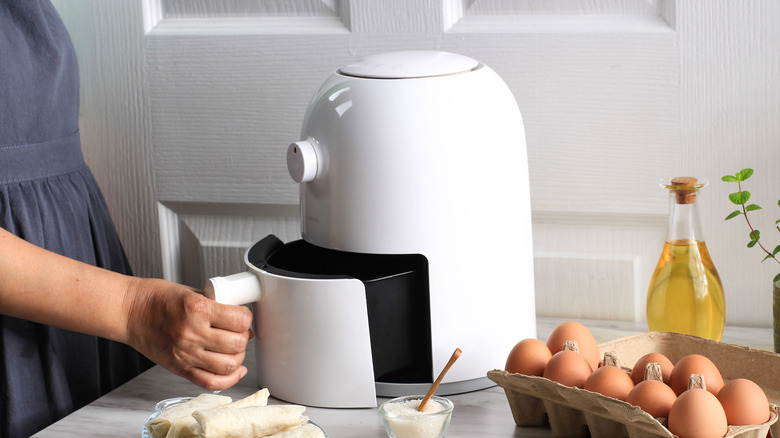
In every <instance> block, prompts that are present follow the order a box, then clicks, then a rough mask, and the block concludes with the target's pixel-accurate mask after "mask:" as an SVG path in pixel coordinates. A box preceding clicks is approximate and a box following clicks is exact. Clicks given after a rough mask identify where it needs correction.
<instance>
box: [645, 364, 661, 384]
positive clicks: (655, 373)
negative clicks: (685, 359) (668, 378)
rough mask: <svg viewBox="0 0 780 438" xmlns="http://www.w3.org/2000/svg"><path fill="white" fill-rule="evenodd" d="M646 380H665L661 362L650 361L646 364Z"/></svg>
mask: <svg viewBox="0 0 780 438" xmlns="http://www.w3.org/2000/svg"><path fill="white" fill-rule="evenodd" d="M645 380H658V381H659V382H663V381H664V377H663V374H661V364H660V363H658V362H649V363H648V364H647V365H645Z"/></svg>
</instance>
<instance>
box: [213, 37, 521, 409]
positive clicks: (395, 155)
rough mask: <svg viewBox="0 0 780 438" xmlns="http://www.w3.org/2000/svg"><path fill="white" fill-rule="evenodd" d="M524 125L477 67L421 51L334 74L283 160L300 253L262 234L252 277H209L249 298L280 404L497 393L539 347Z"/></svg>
mask: <svg viewBox="0 0 780 438" xmlns="http://www.w3.org/2000/svg"><path fill="white" fill-rule="evenodd" d="M527 163H528V162H527V157H526V145H525V136H524V131H523V121H522V118H521V116H520V111H519V110H518V107H517V104H516V102H515V100H514V98H513V96H512V93H511V91H510V90H509V88H508V87H507V86H506V84H505V83H504V82H503V81H502V80H501V78H500V77H499V76H498V75H497V74H496V73H495V72H494V71H493V70H491V69H490V68H489V67H487V66H486V65H484V64H482V63H480V62H478V61H475V60H473V59H471V58H468V57H465V56H460V55H456V54H452V53H443V52H433V51H410V52H394V53H386V54H381V55H376V56H370V57H367V58H365V59H362V60H360V61H356V62H354V63H351V64H349V65H346V66H344V67H342V68H340V69H338V70H336V71H335V72H334V73H333V74H332V75H331V76H330V77H329V78H327V79H326V80H325V82H324V83H323V84H322V86H321V87H320V88H319V90H318V91H317V93H316V94H315V95H314V98H313V99H312V101H311V103H310V104H309V107H308V110H307V112H306V116H305V118H304V122H303V130H302V133H301V137H300V140H298V141H296V142H295V143H293V144H291V145H290V147H289V149H288V151H287V164H288V168H289V171H290V174H291V176H292V178H293V180H295V181H296V182H298V183H300V206H301V231H302V237H303V238H302V240H297V241H293V242H289V243H286V244H285V243H283V242H281V241H280V240H279V239H277V238H276V237H274V236H268V237H266V238H265V239H263V240H261V241H259V242H258V243H256V244H255V245H254V246H252V247H251V248H250V249H249V250H248V251H247V253H246V257H245V261H246V265H247V268H248V270H247V272H244V273H240V274H235V275H232V276H228V277H217V278H213V279H211V286H212V287H209V288H208V289H209V291H207V293H208V294H210V295H212V296H214V297H215V299H217V300H218V301H220V302H224V303H232V304H243V303H252V302H254V311H255V319H254V328H255V335H256V336H255V340H256V347H257V348H256V351H257V371H258V380H259V381H258V384H259V385H260V386H262V387H268V388H269V390H270V391H271V394H273V395H274V396H276V397H278V398H280V399H282V400H286V401H288V402H292V403H298V404H303V405H308V406H321V407H373V406H376V404H377V399H376V397H377V396H378V395H379V396H398V395H408V394H424V393H426V392H427V390H428V389H429V388H430V385H431V383H432V382H433V380H434V379H435V378H436V376H437V375H438V373H439V371H441V369H442V368H443V367H444V365H445V363H446V362H447V360H448V359H449V357H450V356H451V354H452V352H453V351H454V350H455V348H460V349H461V350H462V351H463V354H462V356H461V357H460V359H459V360H458V362H457V363H456V364H455V366H453V367H452V369H451V370H450V371H449V372H448V374H447V375H446V377H445V378H444V381H443V383H442V385H441V386H440V388H439V391H438V393H439V394H445V395H446V394H453V393H459V392H466V391H472V390H476V389H481V388H485V387H488V386H491V385H492V383H491V382H490V381H489V380H488V379H487V377H486V374H487V371H489V370H492V369H494V368H502V367H503V366H504V363H505V361H506V356H507V354H508V353H509V351H510V350H511V348H512V347H513V346H514V344H515V343H516V342H518V341H519V340H521V339H523V338H528V337H535V336H536V320H535V308H534V279H533V253H532V241H531V212H530V207H531V206H530V200H529V187H528V164H527Z"/></svg>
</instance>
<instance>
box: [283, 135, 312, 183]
mask: <svg viewBox="0 0 780 438" xmlns="http://www.w3.org/2000/svg"><path fill="white" fill-rule="evenodd" d="M287 170H288V171H289V172H290V176H291V177H292V179H293V181H295V182H297V183H300V182H307V181H311V180H313V179H314V177H316V176H317V152H316V151H315V148H314V144H313V143H312V142H311V141H309V140H301V141H296V142H295V143H293V144H291V145H290V147H288V148H287Z"/></svg>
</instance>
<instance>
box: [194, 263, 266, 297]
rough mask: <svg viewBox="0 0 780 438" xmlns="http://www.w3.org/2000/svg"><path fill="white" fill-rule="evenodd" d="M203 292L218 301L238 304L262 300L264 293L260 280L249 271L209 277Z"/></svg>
mask: <svg viewBox="0 0 780 438" xmlns="http://www.w3.org/2000/svg"><path fill="white" fill-rule="evenodd" d="M203 293H204V295H206V297H207V298H211V299H212V300H214V301H216V302H218V303H222V304H236V305H240V304H249V303H254V302H255V301H260V299H261V298H262V295H263V293H262V288H261V286H260V280H259V279H258V278H257V275H255V274H254V273H252V272H249V271H246V272H241V273H238V274H233V275H228V276H226V277H213V278H209V281H208V282H207V283H206V287H205V288H204V289H203Z"/></svg>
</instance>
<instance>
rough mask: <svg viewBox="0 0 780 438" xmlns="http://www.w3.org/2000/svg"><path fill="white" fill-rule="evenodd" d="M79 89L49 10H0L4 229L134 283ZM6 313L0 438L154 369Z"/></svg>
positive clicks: (1, 6) (18, 1) (29, 429)
mask: <svg viewBox="0 0 780 438" xmlns="http://www.w3.org/2000/svg"><path fill="white" fill-rule="evenodd" d="M78 81H79V78H78V66H77V62H76V56H75V52H74V50H73V47H72V44H71V41H70V38H69V36H68V33H67V30H66V29H65V26H64V25H63V23H62V21H61V20H60V18H59V16H58V15H57V12H56V10H55V9H54V7H53V6H52V5H51V3H50V2H49V0H0V227H3V228H5V229H6V230H8V231H10V232H11V233H14V234H16V235H17V236H20V237H21V238H23V239H25V240H27V241H29V242H31V243H33V244H35V245H38V246H40V247H43V248H46V249H48V250H51V251H53V252H56V253H59V254H62V255H65V256H68V257H71V258H74V259H77V260H81V261H83V262H86V263H90V264H93V265H96V266H100V267H103V268H106V269H110V270H114V271H117V272H122V273H127V274H129V273H130V267H129V265H128V263H127V258H126V257H125V254H124V251H123V250H122V247H121V244H120V242H119V237H118V236H117V233H116V230H115V228H114V225H113V223H112V221H111V218H110V216H109V213H108V209H107V208H106V204H105V201H104V199H103V195H102V194H101V192H100V189H99V188H98V186H97V183H96V181H95V179H94V177H93V176H92V173H91V172H90V170H89V168H88V167H87V166H86V164H85V162H84V158H83V156H82V153H81V145H80V140H79V131H78V112H79V111H78V104H79V83H78ZM0 281H2V273H0ZM2 313H3V312H2V309H0V437H6V438H15V437H26V436H30V435H31V434H33V433H35V432H36V431H38V430H40V429H42V428H44V427H46V426H47V425H49V424H51V423H53V422H55V421H56V420H58V419H60V418H62V417H64V416H65V415H67V414H69V413H70V412H72V411H73V410H75V409H78V408H80V407H81V406H83V405H85V404H87V403H89V402H91V401H93V400H94V399H96V398H98V397H100V396H101V395H102V394H105V393H106V392H108V391H110V390H111V389H113V388H115V387H117V386H118V385H120V384H122V383H124V382H126V381H127V380H129V379H131V378H132V377H134V376H136V375H137V374H138V373H140V372H141V371H143V370H145V369H146V368H148V367H149V366H151V362H149V361H148V360H147V359H146V358H144V357H143V356H141V355H140V354H138V353H137V352H136V351H134V350H133V349H131V348H129V347H128V346H126V345H122V344H118V343H115V342H111V341H107V340H105V339H101V338H97V337H94V336H87V335H83V334H79V333H74V332H70V331H66V330H61V329H57V328H53V327H49V326H45V325H41V324H37V323H32V322H29V321H25V320H20V319H16V318H12V317H8V316H5V315H2ZM84 316H85V317H89V315H84ZM139 427H140V426H139Z"/></svg>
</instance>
